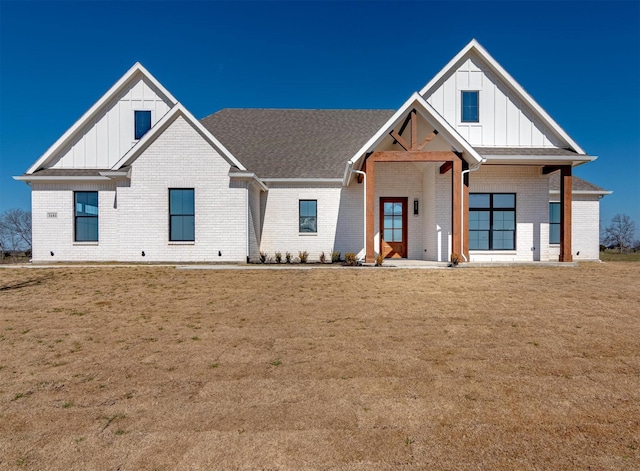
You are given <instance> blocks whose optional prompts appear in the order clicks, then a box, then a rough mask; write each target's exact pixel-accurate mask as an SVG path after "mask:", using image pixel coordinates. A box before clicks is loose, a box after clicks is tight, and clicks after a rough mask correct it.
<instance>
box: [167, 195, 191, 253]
mask: <svg viewBox="0 0 640 471" xmlns="http://www.w3.org/2000/svg"><path fill="white" fill-rule="evenodd" d="M169 240H170V241H175V242H182V241H187V242H188V241H195V240H196V239H195V201H194V191H193V188H169Z"/></svg>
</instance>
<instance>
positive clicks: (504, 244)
mask: <svg viewBox="0 0 640 471" xmlns="http://www.w3.org/2000/svg"><path fill="white" fill-rule="evenodd" d="M515 248H516V195H515V194H514V193H472V194H470V195H469V249H470V250H515Z"/></svg>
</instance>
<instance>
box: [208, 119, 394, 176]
mask: <svg viewBox="0 0 640 471" xmlns="http://www.w3.org/2000/svg"><path fill="white" fill-rule="evenodd" d="M394 112H395V111H394V110H303V109H255V108H253V109H251V108H249V109H236V108H225V109H223V110H220V111H219V112H217V113H214V114H212V115H210V116H207V117H206V118H204V119H202V120H200V122H201V123H202V125H203V126H204V127H205V128H207V129H208V130H209V131H210V132H211V133H212V134H213V135H214V136H215V137H216V138H218V140H220V142H222V144H223V145H224V146H225V147H226V148H227V149H229V151H231V153H232V154H233V155H234V156H235V157H236V158H237V159H238V160H239V161H240V162H241V163H242V164H243V165H244V166H245V167H247V169H248V170H250V171H252V172H255V173H256V175H258V177H260V178H342V176H343V174H344V169H345V165H346V163H347V161H348V160H349V159H350V158H351V157H353V155H354V154H355V153H356V152H357V151H358V149H360V148H361V147H362V146H363V145H364V144H365V143H366V142H367V141H368V140H369V139H370V138H371V136H373V135H374V134H375V133H376V132H377V131H378V130H379V129H380V128H381V127H382V126H383V125H384V124H385V123H386V122H387V120H388V119H389V118H390V117H391V116H392V115H393V113H394Z"/></svg>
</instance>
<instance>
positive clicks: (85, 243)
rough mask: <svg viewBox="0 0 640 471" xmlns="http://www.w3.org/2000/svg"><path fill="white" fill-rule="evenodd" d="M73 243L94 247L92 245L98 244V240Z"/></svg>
mask: <svg viewBox="0 0 640 471" xmlns="http://www.w3.org/2000/svg"><path fill="white" fill-rule="evenodd" d="M73 245H78V246H80V247H82V246H85V247H86V246H88V247H92V246H96V245H98V242H93V241H91V242H74V243H73Z"/></svg>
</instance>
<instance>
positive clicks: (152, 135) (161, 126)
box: [111, 103, 246, 170]
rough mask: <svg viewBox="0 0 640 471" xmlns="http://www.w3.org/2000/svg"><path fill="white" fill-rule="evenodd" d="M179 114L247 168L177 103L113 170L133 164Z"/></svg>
mask: <svg viewBox="0 0 640 471" xmlns="http://www.w3.org/2000/svg"><path fill="white" fill-rule="evenodd" d="M178 115H180V116H182V117H183V118H185V120H187V122H188V123H189V124H191V125H192V126H193V127H194V128H195V129H196V130H197V131H198V133H199V134H200V135H202V137H204V138H205V139H206V140H207V141H208V142H209V144H211V145H212V146H213V147H214V148H216V149H217V150H218V151H220V153H221V154H222V156H223V157H224V158H225V159H226V160H227V161H228V162H229V163H230V164H231V165H235V166H236V167H238V168H239V169H240V170H246V168H245V166H244V165H242V164H241V163H240V162H239V161H238V159H236V158H235V157H234V156H233V154H231V152H229V150H228V149H227V148H226V147H225V146H224V145H222V143H221V142H220V141H218V139H216V138H215V136H213V134H211V133H210V132H209V131H208V130H207V129H206V128H205V127H204V126H203V125H202V124H200V122H199V121H198V120H197V119H196V118H195V117H194V116H193V115H192V114H191V113H189V111H188V110H187V109H186V108H185V107H184V106H183V105H182V104H181V103H178V104H176V105H175V106H174V107H173V108H172V109H171V110H169V112H168V113H166V114H165V115H164V116H163V117H162V118H161V119H160V121H158V122H157V123H156V125H155V126H153V127H152V128H151V129H150V130H149V132H147V133H146V134H145V135H144V136H143V137H142V139H140V140H139V141H138V143H137V144H136V145H135V146H133V147H132V148H131V149H130V150H129V151H128V152H127V153H126V154H125V155H124V156H122V158H121V159H120V160H119V161H118V162H116V164H115V165H114V166H113V167H112V168H111V170H118V169H119V168H120V167H123V166H125V165H131V164H132V163H133V162H134V161H135V160H136V159H137V158H138V157H139V156H140V154H141V153H142V152H143V151H144V150H145V149H146V148H147V147H149V145H151V143H152V142H153V141H155V140H156V138H157V137H158V136H159V135H160V134H161V133H162V132H163V131H164V130H165V129H166V128H167V127H169V125H170V124H171V123H172V122H173V121H175V119H176V118H177V117H178Z"/></svg>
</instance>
